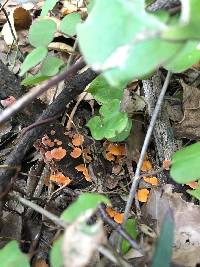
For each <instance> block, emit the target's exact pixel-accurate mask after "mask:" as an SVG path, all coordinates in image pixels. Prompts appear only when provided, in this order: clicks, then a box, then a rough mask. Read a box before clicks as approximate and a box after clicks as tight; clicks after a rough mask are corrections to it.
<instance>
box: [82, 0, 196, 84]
mask: <svg viewBox="0 0 200 267" xmlns="http://www.w3.org/2000/svg"><path fill="white" fill-rule="evenodd" d="M187 1H188V0H187ZM196 1H197V0H192V1H191V2H189V3H188V5H189V6H190V8H191V10H193V9H194V6H195V4H197V3H196ZM183 2H184V1H183ZM109 3H110V5H109V6H108V5H107V1H106V0H96V2H95V6H94V8H93V9H92V11H91V13H90V15H89V17H88V19H87V20H86V22H85V23H83V24H82V25H79V26H78V37H79V44H80V48H81V51H82V53H83V55H84V57H85V59H86V61H87V62H88V63H89V64H90V65H91V66H92V67H93V68H94V69H95V70H98V71H102V72H103V74H104V76H105V77H106V78H107V79H108V81H109V82H110V83H111V84H113V85H117V84H119V83H120V82H128V81H130V80H132V79H134V78H140V77H143V76H144V75H147V74H149V73H151V72H152V71H154V70H155V69H156V68H157V67H159V66H161V65H164V66H166V67H167V68H168V69H172V70H173V71H174V72H179V71H182V70H185V69H187V68H188V67H190V66H191V65H192V64H194V63H195V62H196V61H197V60H198V59H199V58H200V55H199V51H198V50H197V49H196V47H195V43H193V42H189V43H188V39H189V38H190V37H191V36H188V37H187V39H184V42H183V40H182V39H181V40H180V41H176V42H174V40H173V41H171V39H173V38H171V39H170V38H168V35H167V34H169V33H170V32H172V31H173V29H176V31H180V32H181V31H182V30H181V29H180V21H181V19H180V21H179V20H177V19H175V20H170V21H169V20H168V21H169V25H167V24H166V23H167V21H166V20H164V19H163V16H158V14H156V15H153V14H150V13H146V12H145V9H144V2H143V1H142V0H141V1H123V0H116V1H115V0H111V2H109ZM184 5H185V2H184ZM198 5H199V3H198ZM198 5H197V6H198ZM195 8H196V7H195ZM102 10H104V12H102ZM185 13H186V12H185V11H184V8H183V9H182V14H181V18H182V17H184V16H185ZM195 14H196V11H195ZM188 17H189V19H188V21H187V23H188V25H189V26H187V27H190V28H191V29H193V27H194V28H195V27H198V26H199V21H200V18H199V16H198V15H197V17H196V19H192V21H191V20H190V19H191V15H188ZM111 18H112V19H111ZM99 21H101V23H99ZM197 21H198V23H197ZM132 25H134V27H132ZM184 25H185V24H184ZM181 27H182V26H181ZM184 27H185V26H184ZM107 29H108V30H107ZM184 31H185V28H184ZM176 36H178V34H177V33H176V34H175V35H174V39H175V37H176ZM198 37H199V36H198ZM184 38H186V37H184ZM176 40H177V39H176ZM102 44H104V45H103V46H102ZM99 51H101V53H99ZM176 57H177V62H176ZM183 59H184V60H183ZM182 60H183V61H184V62H183V61H182Z"/></svg>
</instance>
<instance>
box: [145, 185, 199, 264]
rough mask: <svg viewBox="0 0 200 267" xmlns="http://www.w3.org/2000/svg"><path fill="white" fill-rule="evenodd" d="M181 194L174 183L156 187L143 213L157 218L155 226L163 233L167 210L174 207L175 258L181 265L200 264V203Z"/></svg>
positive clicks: (156, 230)
mask: <svg viewBox="0 0 200 267" xmlns="http://www.w3.org/2000/svg"><path fill="white" fill-rule="evenodd" d="M181 195H182V194H179V193H175V192H174V191H173V187H172V185H165V186H164V188H161V189H152V190H151V193H150V195H149V199H148V202H147V204H146V205H145V206H144V210H143V214H146V216H147V217H148V218H149V217H151V218H152V219H153V220H154V221H155V220H156V222H157V223H156V227H155V229H153V230H155V232H156V233H159V230H160V227H161V225H162V222H163V219H164V217H165V214H166V211H167V210H168V209H169V208H171V209H172V210H173V213H174V221H175V229H174V244H173V257H172V261H173V262H174V263H176V264H177V265H178V266H187V267H189V266H190V267H196V266H197V263H199V262H200V254H199V244H200V231H199V221H200V207H199V205H194V203H191V202H186V201H184V200H183V199H182V198H181Z"/></svg>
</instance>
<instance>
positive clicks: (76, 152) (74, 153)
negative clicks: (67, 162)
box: [70, 147, 82, 159]
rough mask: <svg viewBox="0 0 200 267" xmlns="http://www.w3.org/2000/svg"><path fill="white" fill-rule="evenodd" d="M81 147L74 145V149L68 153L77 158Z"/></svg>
mask: <svg viewBox="0 0 200 267" xmlns="http://www.w3.org/2000/svg"><path fill="white" fill-rule="evenodd" d="M81 153H82V151H81V149H80V148H79V147H75V148H74V150H73V151H72V152H71V153H70V156H71V157H72V158H74V159H76V158H78V157H80V156H81Z"/></svg>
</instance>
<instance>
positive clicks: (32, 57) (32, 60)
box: [20, 46, 48, 76]
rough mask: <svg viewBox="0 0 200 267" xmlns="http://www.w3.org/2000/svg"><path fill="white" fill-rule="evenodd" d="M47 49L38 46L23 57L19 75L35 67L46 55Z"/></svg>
mask: <svg viewBox="0 0 200 267" xmlns="http://www.w3.org/2000/svg"><path fill="white" fill-rule="evenodd" d="M47 53H48V50H47V48H46V47H43V46H39V47H37V48H35V49H34V50H33V51H32V52H31V53H30V54H28V56H27V57H26V58H25V60H24V62H23V64H22V65H21V72H20V76H22V75H24V74H25V73H26V72H27V71H28V70H30V69H31V68H33V67H35V66H36V65H37V64H39V63H40V62H41V61H42V60H44V59H45V57H46V56H47Z"/></svg>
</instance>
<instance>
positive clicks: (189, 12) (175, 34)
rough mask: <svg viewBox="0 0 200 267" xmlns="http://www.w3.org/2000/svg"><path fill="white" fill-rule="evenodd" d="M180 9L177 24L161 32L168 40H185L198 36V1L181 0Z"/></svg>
mask: <svg viewBox="0 0 200 267" xmlns="http://www.w3.org/2000/svg"><path fill="white" fill-rule="evenodd" d="M181 2H182V10H181V16H180V21H179V24H178V25H175V26H172V27H169V28H168V29H166V31H165V32H164V34H163V37H164V38H167V39H169V40H187V39H190V40H191V39H199V38H200V28H199V24H200V17H199V10H200V1H199V0H182V1H181Z"/></svg>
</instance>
